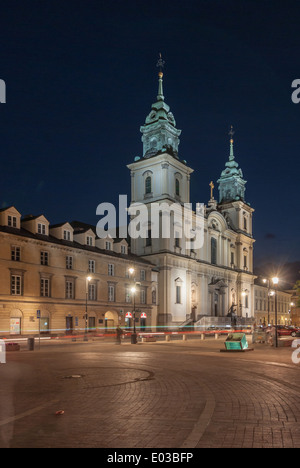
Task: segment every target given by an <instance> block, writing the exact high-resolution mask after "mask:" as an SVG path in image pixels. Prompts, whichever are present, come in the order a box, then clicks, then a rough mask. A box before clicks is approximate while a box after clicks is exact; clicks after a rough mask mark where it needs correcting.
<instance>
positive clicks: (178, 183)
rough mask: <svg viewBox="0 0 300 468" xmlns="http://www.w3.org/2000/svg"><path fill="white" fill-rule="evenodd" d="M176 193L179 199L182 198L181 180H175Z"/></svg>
mask: <svg viewBox="0 0 300 468" xmlns="http://www.w3.org/2000/svg"><path fill="white" fill-rule="evenodd" d="M175 188H176V189H175V193H176V196H177V197H180V182H179V179H176V180H175Z"/></svg>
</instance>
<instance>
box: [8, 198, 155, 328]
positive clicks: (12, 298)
mask: <svg viewBox="0 0 300 468" xmlns="http://www.w3.org/2000/svg"><path fill="white" fill-rule="evenodd" d="M131 268H133V269H134V273H132V274H130V273H129V269H131ZM136 284H137V285H138V286H137V288H136V290H137V291H136V293H135V306H136V319H137V326H138V327H142V329H144V328H145V327H148V326H150V327H151V326H152V324H153V322H155V321H156V288H157V273H156V272H155V271H154V270H153V265H151V263H149V262H148V261H146V260H144V259H142V258H138V257H136V256H134V255H132V254H131V253H130V252H129V250H128V244H127V241H126V240H120V241H119V240H116V239H115V240H114V239H110V238H107V239H98V238H97V235H96V232H95V228H93V227H92V226H88V225H85V224H83V223H78V222H75V223H71V224H70V223H62V224H60V225H55V226H51V225H50V223H49V221H48V220H47V219H46V218H45V217H44V216H37V217H33V216H29V217H25V218H23V219H22V218H21V214H20V213H19V212H18V211H17V210H16V209H15V208H14V207H10V208H6V209H3V210H1V211H0V334H1V336H6V335H28V334H29V335H30V334H37V333H38V332H39V330H40V331H41V333H49V332H50V331H51V334H57V335H60V334H64V333H74V334H76V333H78V334H79V333H82V332H83V331H85V328H86V325H87V327H88V329H89V330H91V331H95V332H98V333H103V332H107V331H109V330H110V329H113V328H115V327H116V326H117V325H118V324H119V325H121V326H123V327H128V328H130V327H132V326H133V318H127V317H126V316H127V315H128V314H129V315H130V314H132V312H133V296H132V293H131V288H132V286H133V285H136ZM86 310H87V321H86V315H85V314H86ZM37 311H40V319H39V318H38V315H39V313H38V312H37Z"/></svg>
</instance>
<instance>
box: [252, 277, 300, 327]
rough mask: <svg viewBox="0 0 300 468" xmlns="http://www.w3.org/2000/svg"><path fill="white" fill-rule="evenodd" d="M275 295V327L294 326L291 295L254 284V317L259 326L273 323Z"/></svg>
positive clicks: (287, 292)
mask: <svg viewBox="0 0 300 468" xmlns="http://www.w3.org/2000/svg"><path fill="white" fill-rule="evenodd" d="M276 294H277V325H287V326H288V325H291V324H295V320H294V319H293V317H292V314H291V309H292V294H291V293H290V292H289V291H282V290H280V288H279V289H276V290H275V288H274V287H270V288H268V287H266V285H263V284H259V283H257V284H255V291H254V316H255V320H256V323H257V324H259V325H266V324H268V323H269V324H271V325H274V324H275V323H276V321H275V311H276V305H275V295H276Z"/></svg>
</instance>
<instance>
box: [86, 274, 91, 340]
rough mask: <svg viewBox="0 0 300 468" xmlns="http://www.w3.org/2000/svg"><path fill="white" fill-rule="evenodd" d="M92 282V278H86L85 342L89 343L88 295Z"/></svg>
mask: <svg viewBox="0 0 300 468" xmlns="http://www.w3.org/2000/svg"><path fill="white" fill-rule="evenodd" d="M91 280H92V278H91V276H88V277H87V278H86V283H85V332H84V341H88V294H89V286H88V285H89V282H90V281H91Z"/></svg>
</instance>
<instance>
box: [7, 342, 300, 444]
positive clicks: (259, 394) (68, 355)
mask: <svg viewBox="0 0 300 468" xmlns="http://www.w3.org/2000/svg"><path fill="white" fill-rule="evenodd" d="M253 347H254V348H255V349H254V351H253V352H248V353H220V349H222V348H224V344H223V343H222V341H221V340H214V339H210V340H206V341H200V340H197V339H193V340H188V341H182V342H181V341H180V342H179V341H177V342H176V341H174V342H168V343H167V342H157V343H140V344H137V345H131V344H129V343H126V344H122V345H121V346H116V345H115V344H113V343H106V342H97V341H90V342H88V343H79V342H77V343H68V344H66V343H60V342H54V343H53V342H51V343H48V344H44V343H43V344H42V346H41V349H40V350H35V351H33V352H32V351H31V352H30V351H27V350H21V351H19V352H11V353H8V354H7V364H0V381H1V387H0V447H1V448H4V447H10V448H18V447H28V448H31V447H33V448H34V447H36V448H38V447H41V448H48V447H91V448H92V447H99V448H115V449H118V448H133V447H137V448H177V449H179V448H181V449H188V448H190V449H193V448H203V447H205V448H210V447H211V448H221V447H230V448H240V447H245V448H249V447H250V448H251V447H270V448H276V447H278V448H285V447H286V448H288V447H294V448H300V425H299V420H300V375H299V374H300V364H298V365H296V364H293V362H292V350H291V348H279V349H273V348H270V347H268V346H266V345H262V344H261V345H259V344H257V345H254V346H253ZM60 410H62V411H64V414H62V415H56V414H55V413H56V412H57V411H60Z"/></svg>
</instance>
